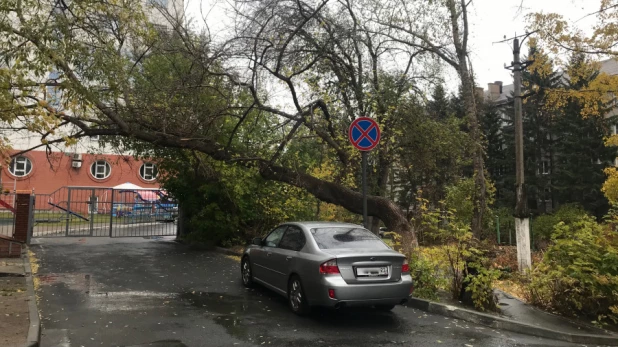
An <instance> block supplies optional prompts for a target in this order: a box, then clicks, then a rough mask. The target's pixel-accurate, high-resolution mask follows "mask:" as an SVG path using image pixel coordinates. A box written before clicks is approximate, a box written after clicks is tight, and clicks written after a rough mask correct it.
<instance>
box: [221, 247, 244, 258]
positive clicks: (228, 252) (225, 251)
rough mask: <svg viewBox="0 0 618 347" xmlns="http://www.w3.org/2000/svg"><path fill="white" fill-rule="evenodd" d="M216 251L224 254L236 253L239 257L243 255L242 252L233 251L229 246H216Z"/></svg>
mask: <svg viewBox="0 0 618 347" xmlns="http://www.w3.org/2000/svg"><path fill="white" fill-rule="evenodd" d="M215 251H216V252H218V253H223V254H227V255H235V256H237V257H242V253H241V252H236V251H233V250H231V249H227V248H223V247H215Z"/></svg>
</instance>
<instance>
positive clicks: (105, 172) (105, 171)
mask: <svg viewBox="0 0 618 347" xmlns="http://www.w3.org/2000/svg"><path fill="white" fill-rule="evenodd" d="M90 173H91V174H92V177H94V178H96V179H99V180H102V179H106V178H108V177H109V175H111V174H112V167H111V166H110V165H109V163H108V162H106V161H105V160H97V161H95V162H94V163H92V165H91V166H90Z"/></svg>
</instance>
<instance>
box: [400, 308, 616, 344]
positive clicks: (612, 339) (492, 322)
mask: <svg viewBox="0 0 618 347" xmlns="http://www.w3.org/2000/svg"><path fill="white" fill-rule="evenodd" d="M406 306H408V307H412V308H416V309H419V310H422V311H426V312H429V313H435V314H439V315H442V316H446V317H451V318H456V319H461V320H464V321H467V322H471V323H475V324H480V325H484V326H487V327H490V328H495V329H500V330H508V331H512V332H515V333H519V334H525V335H532V336H537V337H543V338H547V339H552V340H560V341H566V342H572V343H579V344H586V345H590V344H593V345H606V346H618V336H603V335H590V334H571V333H563V332H558V331H554V330H549V329H545V328H540V327H538V326H534V325H530V324H526V323H520V322H515V321H513V320H509V319H506V318H502V317H496V316H492V315H489V314H486V313H481V312H476V311H472V310H466V309H463V308H459V307H455V306H451V305H445V304H439V303H436V302H432V301H427V300H422V299H417V298H413V297H410V299H409V301H408V303H407V304H406Z"/></svg>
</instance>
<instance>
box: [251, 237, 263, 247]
mask: <svg viewBox="0 0 618 347" xmlns="http://www.w3.org/2000/svg"><path fill="white" fill-rule="evenodd" d="M251 244H252V245H256V246H261V245H262V238H261V237H256V238H254V239H253V241H251Z"/></svg>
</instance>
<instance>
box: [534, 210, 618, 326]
mask: <svg viewBox="0 0 618 347" xmlns="http://www.w3.org/2000/svg"><path fill="white" fill-rule="evenodd" d="M552 242H553V244H551V246H549V248H548V249H547V250H546V252H545V255H544V256H543V260H542V261H541V262H540V263H539V264H538V266H537V267H536V268H535V269H534V270H533V271H532V273H531V283H530V286H529V292H528V293H527V294H528V296H529V298H528V299H529V300H530V301H531V302H532V303H533V304H535V305H537V306H540V307H543V308H546V309H550V310H553V311H556V312H559V313H562V314H565V315H584V316H586V317H590V318H591V319H594V321H595V322H597V323H600V322H604V321H606V320H608V319H609V320H612V321H613V322H615V323H616V322H618V237H617V236H616V234H615V233H613V232H612V231H608V230H607V228H604V227H603V226H601V225H599V224H598V223H597V222H596V221H595V220H593V219H592V218H591V217H589V216H583V217H580V218H579V219H578V220H576V221H575V222H572V223H570V224H567V223H565V222H560V223H558V225H556V226H555V228H554V232H553V234H552Z"/></svg>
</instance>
